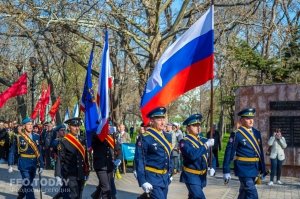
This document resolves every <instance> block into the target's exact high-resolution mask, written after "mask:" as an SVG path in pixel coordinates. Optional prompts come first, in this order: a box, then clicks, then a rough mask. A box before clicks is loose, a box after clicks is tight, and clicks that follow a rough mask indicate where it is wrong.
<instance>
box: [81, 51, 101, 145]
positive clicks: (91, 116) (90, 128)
mask: <svg viewBox="0 0 300 199" xmlns="http://www.w3.org/2000/svg"><path fill="white" fill-rule="evenodd" d="M93 56H94V46H93V48H92V51H91V54H90V59H89V63H88V66H87V72H86V78H85V83H84V89H83V93H82V97H81V102H80V110H81V111H83V112H84V114H85V117H84V125H85V130H86V139H87V147H88V148H89V147H90V146H91V134H92V132H96V130H97V127H98V122H97V120H98V110H97V104H96V99H95V96H94V91H93V82H92V65H93Z"/></svg>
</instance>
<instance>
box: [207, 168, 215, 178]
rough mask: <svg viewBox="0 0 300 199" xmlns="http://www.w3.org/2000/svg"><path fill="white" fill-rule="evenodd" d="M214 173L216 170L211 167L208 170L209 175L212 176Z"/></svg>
mask: <svg viewBox="0 0 300 199" xmlns="http://www.w3.org/2000/svg"><path fill="white" fill-rule="evenodd" d="M215 173H216V171H215V170H214V169H213V168H211V169H210V170H209V175H210V176H214V175H215Z"/></svg>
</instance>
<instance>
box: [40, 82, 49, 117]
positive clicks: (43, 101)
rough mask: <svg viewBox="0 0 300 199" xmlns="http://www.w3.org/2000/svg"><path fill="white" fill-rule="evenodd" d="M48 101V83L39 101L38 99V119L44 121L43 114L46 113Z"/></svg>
mask: <svg viewBox="0 0 300 199" xmlns="http://www.w3.org/2000/svg"><path fill="white" fill-rule="evenodd" d="M49 101H50V85H48V88H47V90H46V92H45V93H44V96H43V95H42V98H41V101H40V103H41V104H40V121H41V122H45V114H46V112H47V111H46V107H47V105H48V104H49Z"/></svg>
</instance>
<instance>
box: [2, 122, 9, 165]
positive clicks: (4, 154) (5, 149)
mask: <svg viewBox="0 0 300 199" xmlns="http://www.w3.org/2000/svg"><path fill="white" fill-rule="evenodd" d="M8 152H9V134H8V132H7V130H6V129H5V128H4V123H3V122H2V121H0V163H6V162H7V160H8Z"/></svg>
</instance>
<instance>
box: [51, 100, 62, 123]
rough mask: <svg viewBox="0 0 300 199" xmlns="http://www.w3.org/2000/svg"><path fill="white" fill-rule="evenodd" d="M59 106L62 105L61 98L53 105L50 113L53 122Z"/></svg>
mask: <svg viewBox="0 0 300 199" xmlns="http://www.w3.org/2000/svg"><path fill="white" fill-rule="evenodd" d="M59 105H60V97H59V96H58V97H57V99H56V101H55V103H54V104H53V105H52V107H51V109H50V111H49V115H50V117H51V118H52V120H54V118H55V115H56V113H57V111H58V109H59Z"/></svg>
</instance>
